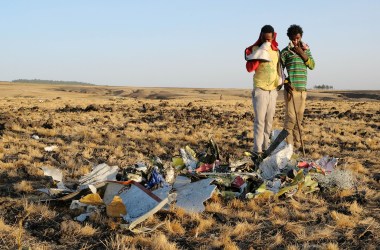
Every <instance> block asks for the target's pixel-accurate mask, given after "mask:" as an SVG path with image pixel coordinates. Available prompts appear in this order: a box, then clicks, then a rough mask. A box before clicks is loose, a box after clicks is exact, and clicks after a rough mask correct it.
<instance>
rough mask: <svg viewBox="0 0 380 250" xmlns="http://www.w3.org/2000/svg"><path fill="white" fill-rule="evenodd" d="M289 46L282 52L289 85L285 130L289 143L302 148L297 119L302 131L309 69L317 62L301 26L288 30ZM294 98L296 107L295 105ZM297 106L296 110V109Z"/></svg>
mask: <svg viewBox="0 0 380 250" xmlns="http://www.w3.org/2000/svg"><path fill="white" fill-rule="evenodd" d="M287 35H288V37H289V40H290V42H289V45H288V46H287V47H285V48H284V49H283V50H282V51H281V62H282V64H283V66H284V67H285V68H286V71H287V72H288V77H289V81H290V83H289V84H285V85H284V87H285V91H284V97H285V126H284V127H285V129H286V130H287V131H288V132H289V135H288V137H287V143H288V144H291V145H293V146H294V149H295V150H298V149H299V148H300V146H301V145H300V144H301V139H300V134H299V132H298V128H297V120H296V113H297V118H298V121H299V124H300V129H301V130H302V120H303V114H304V111H305V106H306V96H307V93H306V83H307V68H309V69H310V70H312V69H314V66H315V62H314V59H313V57H312V55H311V52H310V48H309V46H308V45H307V44H306V43H304V42H303V41H302V40H301V39H302V35H303V30H302V28H301V27H300V26H299V25H295V24H293V25H291V26H290V27H289V28H288V32H287ZM291 98H294V102H295V105H293V100H291ZM294 106H295V109H294Z"/></svg>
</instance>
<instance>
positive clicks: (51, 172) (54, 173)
mask: <svg viewBox="0 0 380 250" xmlns="http://www.w3.org/2000/svg"><path fill="white" fill-rule="evenodd" d="M41 169H42V171H44V175H45V176H51V177H52V178H53V180H55V181H59V182H61V181H62V177H63V174H62V171H61V170H59V169H58V168H54V167H46V166H43V167H41Z"/></svg>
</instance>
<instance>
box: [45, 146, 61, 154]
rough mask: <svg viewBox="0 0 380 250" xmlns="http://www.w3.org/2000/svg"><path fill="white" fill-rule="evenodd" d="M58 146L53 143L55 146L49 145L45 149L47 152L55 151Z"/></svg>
mask: <svg viewBox="0 0 380 250" xmlns="http://www.w3.org/2000/svg"><path fill="white" fill-rule="evenodd" d="M57 148H58V147H57V146H56V145H53V146H48V147H44V150H45V151H46V152H53V151H54V150H56V149H57Z"/></svg>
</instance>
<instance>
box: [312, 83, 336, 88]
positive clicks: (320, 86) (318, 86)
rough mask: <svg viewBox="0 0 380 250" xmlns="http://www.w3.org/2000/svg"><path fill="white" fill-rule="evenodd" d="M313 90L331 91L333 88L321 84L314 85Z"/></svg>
mask: <svg viewBox="0 0 380 250" xmlns="http://www.w3.org/2000/svg"><path fill="white" fill-rule="evenodd" d="M314 88H315V89H333V86H331V85H325V84H322V85H314Z"/></svg>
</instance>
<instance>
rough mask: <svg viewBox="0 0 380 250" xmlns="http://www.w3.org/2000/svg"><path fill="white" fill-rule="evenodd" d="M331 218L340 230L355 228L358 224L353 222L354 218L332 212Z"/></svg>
mask: <svg viewBox="0 0 380 250" xmlns="http://www.w3.org/2000/svg"><path fill="white" fill-rule="evenodd" d="M330 214H331V217H332V218H333V219H334V220H335V223H336V225H337V227H339V228H347V227H348V228H353V227H355V225H356V223H355V222H354V221H353V217H351V216H348V215H345V214H341V213H338V212H336V211H332V212H331V213H330Z"/></svg>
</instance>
